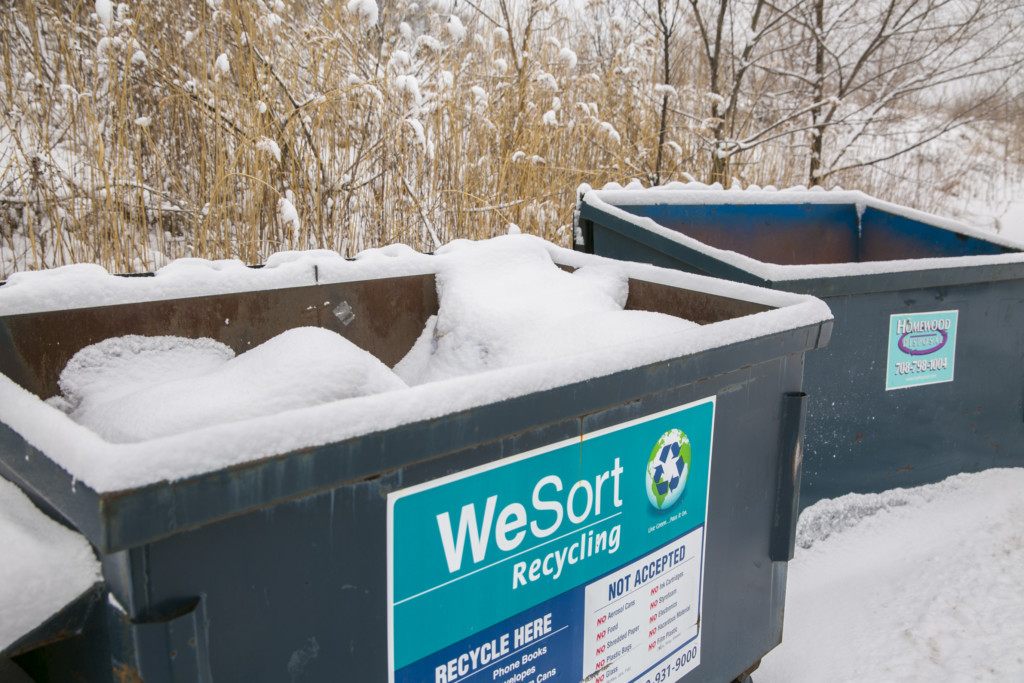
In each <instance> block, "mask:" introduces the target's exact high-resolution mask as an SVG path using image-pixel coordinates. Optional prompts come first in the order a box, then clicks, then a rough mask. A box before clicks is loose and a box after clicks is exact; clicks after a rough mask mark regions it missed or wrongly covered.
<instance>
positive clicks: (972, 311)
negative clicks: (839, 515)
mask: <svg viewBox="0 0 1024 683" xmlns="http://www.w3.org/2000/svg"><path fill="white" fill-rule="evenodd" d="M583 189H584V190H586V188H583ZM576 248H577V249H579V250H582V251H586V252H590V253H595V254H600V255H603V256H610V257H614V258H619V259H625V260H635V261H642V262H647V263H653V264H657V265H661V266H668V267H673V268H679V269H681V270H685V271H688V272H692V273H702V274H707V275H713V276H715V277H720V278H725V279H729V280H734V281H738V282H746V283H750V284H757V285H760V286H763V287H770V288H773V289H780V290H786V291H791V292H801V293H807V294H813V295H815V296H817V297H820V298H822V299H823V300H824V301H825V302H826V303H828V305H829V306H830V307H831V309H832V312H833V314H834V315H835V318H836V322H835V333H834V336H833V339H832V342H831V344H830V346H829V348H828V349H827V351H825V352H822V353H819V354H815V355H814V356H810V357H808V359H807V368H806V375H805V381H806V386H807V388H808V394H809V395H810V400H809V404H808V425H807V438H806V442H805V465H804V476H803V490H802V494H801V504H802V505H805V506H806V505H808V504H810V503H813V502H814V501H815V500H818V499H820V498H823V497H834V496H837V495H841V494H844V493H849V492H861V493H867V492H877V491H881V490H884V489H888V488H894V487H900V486H913V485H918V484H924V483H929V482H934V481H937V480H939V479H942V478H944V477H946V476H948V475H950V474H954V473H957V472H967V471H977V470H981V469H986V468H990V467H1006V466H1021V465H1024V446H1022V444H1024V251H1022V245H1020V244H1018V243H1016V242H1014V241H1012V240H1008V239H1005V238H1003V237H1001V236H999V235H997V234H992V233H985V232H981V231H978V230H973V229H971V228H970V227H968V226H965V225H962V224H959V223H957V222H955V221H950V220H946V219H942V218H940V217H937V216H933V215H929V214H925V213H921V212H918V211H914V210H912V209H908V208H906V207H900V206H896V205H893V204H889V203H886V202H882V201H879V200H877V199H874V198H872V197H869V196H867V195H864V194H862V193H860V192H843V191H832V192H825V191H808V190H785V191H772V190H746V191H733V190H730V191H723V190H721V189H720V188H711V187H708V186H705V185H700V184H698V183H688V184H682V183H675V184H672V185H668V186H665V187H661V188H651V189H643V188H639V187H630V188H626V189H623V188H621V187H618V186H615V187H608V188H605V189H603V190H600V191H594V190H589V191H585V193H584V194H583V196H582V198H581V201H580V203H579V207H578V222H577V226H576Z"/></svg>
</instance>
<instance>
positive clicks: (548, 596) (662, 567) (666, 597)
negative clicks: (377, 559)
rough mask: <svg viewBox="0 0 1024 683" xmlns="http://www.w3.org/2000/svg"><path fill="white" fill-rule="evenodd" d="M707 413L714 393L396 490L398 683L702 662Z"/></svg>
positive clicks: (528, 682) (392, 579)
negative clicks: (640, 417) (700, 623)
mask: <svg viewBox="0 0 1024 683" xmlns="http://www.w3.org/2000/svg"><path fill="white" fill-rule="evenodd" d="M714 412H715V399H714V397H711V398H708V399H705V400H703V401H699V402H696V403H692V404H688V405H685V406H680V407H678V408H675V409H672V410H669V411H665V412H662V413H658V414H656V415H651V416H648V417H645V418H642V419H639V420H635V421H631V422H628V423H624V424H620V425H616V426H614V427H611V428H608V429H603V430H600V431H597V432H593V433H588V434H583V435H581V437H580V438H578V439H572V440H570V441H565V442H561V443H556V444H552V445H550V446H548V447H545V448H541V449H538V450H535V451H530V452H528V453H522V454H519V455H515V456H512V457H509V458H505V459H503V460H500V461H498V462H495V463H490V464H487V465H484V466H481V467H477V468H474V469H471V470H467V471H464V472H459V473H457V474H453V475H451V476H448V477H444V478H441V479H438V480H435V481H431V482H427V483H425V484H421V485H418V486H414V487H410V488H407V489H403V490H400V491H396V492H394V493H392V494H390V495H389V496H388V552H389V557H388V571H389V577H388V589H389V607H390V615H389V617H390V621H389V656H390V672H391V676H392V678H391V680H392V681H410V682H411V681H416V682H417V683H419V682H421V681H431V682H433V683H455V682H456V681H464V680H469V681H478V680H479V681H483V680H486V681H490V682H492V683H494V682H495V681H500V682H504V683H539V682H540V681H552V683H555V682H556V681H573V682H574V683H575V682H578V681H580V680H583V679H584V678H585V677H587V676H590V675H592V674H593V675H595V680H596V679H597V678H603V680H604V681H606V683H612V682H613V681H619V680H622V681H632V680H646V679H644V678H643V676H648V675H650V674H651V672H652V671H654V670H655V669H658V670H663V669H664V668H665V667H666V666H667V667H669V669H670V670H671V671H672V675H674V676H676V677H677V678H678V677H679V676H681V675H683V674H685V673H686V672H688V671H690V670H692V669H693V668H695V667H696V665H697V664H698V663H699V656H700V650H699V647H700V637H699V618H698V617H699V613H700V595H701V583H702V578H703V552H704V538H705V521H706V515H707V496H708V481H709V476H710V467H711V450H712V434H713V428H714ZM659 591H660V593H659ZM659 667H660V668H659Z"/></svg>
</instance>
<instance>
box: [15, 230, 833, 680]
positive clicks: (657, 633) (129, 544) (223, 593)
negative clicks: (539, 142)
mask: <svg viewBox="0 0 1024 683" xmlns="http://www.w3.org/2000/svg"><path fill="white" fill-rule="evenodd" d="M511 239H522V240H531V241H532V238H527V237H516V238H511ZM545 249H547V250H548V251H549V252H550V254H551V258H552V259H553V264H557V265H559V266H561V268H562V269H563V270H565V271H572V270H574V269H576V268H579V267H582V266H594V265H600V266H609V265H610V266H613V267H615V268H620V269H622V272H623V273H625V275H626V276H627V277H628V299H627V300H626V304H625V308H626V309H627V310H634V311H641V310H642V311H650V312H657V313H662V314H667V315H670V316H678V317H683V318H686V319H687V320H690V321H692V322H694V323H697V325H695V326H694V327H693V328H692V329H690V330H689V331H688V332H687V333H686V334H685V335H680V337H679V338H671V339H660V338H659V339H658V340H656V341H657V343H655V344H648V345H643V347H642V348H636V349H633V351H635V352H634V353H626V354H623V353H622V351H621V349H620V350H618V351H616V352H615V353H606V352H604V351H602V350H601V349H600V348H599V347H600V344H598V343H597V342H599V341H600V340H594V342H595V344H594V346H595V348H593V349H588V348H579V349H577V350H576V353H574V354H572V355H570V356H568V357H565V358H560V359H555V360H551V361H545V362H543V363H539V364H537V365H536V367H532V369H531V371H530V372H526V373H521V372H517V371H515V370H514V369H513V370H507V371H503V370H493V371H490V372H483V373H480V374H479V375H477V376H468V377H457V378H454V379H450V380H442V381H437V382H434V383H431V384H424V385H420V386H414V387H411V388H408V389H401V390H396V391H392V392H390V393H388V394H380V395H376V396H368V397H362V398H354V399H346V400H343V401H338V402H335V403H331V404H328V405H320V406H314V407H312V408H308V409H300V410H292V411H290V412H288V413H287V414H283V415H273V416H266V417H263V418H260V419H254V420H249V421H246V422H244V423H239V424H242V425H243V426H244V427H245V429H244V430H241V429H236V428H235V427H231V426H230V425H229V426H217V425H214V426H211V427H205V428H202V429H197V430H194V431H192V432H186V433H183V434H177V435H169V436H163V437H160V438H154V439H151V440H149V441H143V442H139V443H109V442H107V441H105V440H104V439H102V438H100V437H99V436H97V435H96V434H92V433H89V432H88V431H87V430H85V429H84V428H83V427H82V425H80V424H77V423H75V422H73V421H72V420H70V419H69V418H68V416H67V415H66V414H65V413H63V412H61V411H60V410H57V409H55V408H54V407H53V406H52V405H49V404H47V403H46V402H45V401H44V400H43V399H46V398H49V397H50V396H53V395H54V394H55V393H56V392H57V389H58V386H57V382H58V378H59V375H60V372H59V371H60V368H61V367H63V366H64V365H65V363H67V361H68V359H70V358H72V357H73V355H74V354H75V353H76V352H77V351H78V350H79V349H81V348H83V347H85V346H86V345H89V344H94V343H96V342H99V341H103V340H107V339H111V338H116V337H120V336H123V335H144V336H145V335H168V334H171V335H179V336H184V337H193V338H199V337H205V338H209V339H213V340H216V341H218V342H221V343H223V344H226V345H227V346H229V347H231V348H232V349H234V350H235V351H236V352H239V353H241V352H242V351H244V350H245V349H246V348H250V347H251V346H253V345H256V344H259V343H261V342H262V341H264V340H266V339H270V338H272V337H274V336H275V335H276V334H277V333H279V332H281V331H284V330H289V329H291V328H294V327H299V326H318V327H322V328H326V329H330V330H332V331H334V332H337V333H338V334H341V335H343V336H344V337H345V338H347V339H349V340H351V341H353V342H354V343H356V344H357V345H359V346H361V347H362V348H364V349H366V350H369V351H372V352H373V354H374V355H376V356H377V357H378V358H380V359H381V360H383V361H384V362H385V363H386V364H387V365H389V366H390V365H394V364H395V363H397V362H398V361H399V359H402V358H403V357H404V356H405V355H406V353H407V352H408V351H409V349H410V348H411V347H412V346H413V345H414V343H415V342H416V340H417V339H418V338H419V335H420V334H421V330H422V329H424V325H425V324H427V323H428V321H429V320H430V319H431V316H432V315H435V314H438V312H439V310H443V307H444V303H443V297H442V298H441V301H440V303H439V295H438V284H437V281H438V279H439V278H440V275H438V274H437V273H438V271H437V270H435V269H434V267H433V264H435V263H436V264H441V263H442V262H443V260H442V259H443V257H442V256H433V257H428V256H422V255H417V258H415V259H411V262H412V263H413V264H414V265H415V268H413V269H412V270H414V271H416V272H409V269H405V271H403V272H401V273H400V275H396V274H395V268H394V267H393V264H392V263H391V261H389V260H388V259H381V260H380V261H381V263H384V262H385V261H387V262H388V264H389V265H388V267H390V268H392V271H391V272H390V274H388V273H387V272H385V274H384V276H381V277H373V275H379V273H374V272H373V271H372V269H371V270H368V271H361V270H358V268H359V267H361V266H360V263H359V262H357V263H355V264H347V263H345V262H344V261H342V260H341V259H329V258H327V257H326V256H324V255H323V254H319V255H316V256H314V257H310V258H312V260H310V261H306V265H307V266H308V269H307V270H308V273H307V275H306V276H304V279H303V280H302V281H301V282H291V283H289V282H288V281H287V280H286V279H284V280H283V279H282V278H280V277H279V276H278V275H275V274H274V273H273V272H270V271H271V270H273V269H263V270H253V271H250V272H247V273H241V274H238V273H236V274H234V275H231V276H230V277H229V276H228V275H225V276H224V280H225V281H229V280H230V278H231V277H238V278H241V281H242V283H243V287H242V288H241V289H239V288H237V287H235V288H234V291H224V290H225V289H227V290H231V289H232V287H231V286H229V285H230V282H228V283H227V284H224V283H221V281H220V280H219V279H217V276H216V274H213V275H210V274H209V273H207V275H209V277H210V287H209V289H212V290H214V291H215V292H216V293H205V294H204V293H202V292H200V291H190V292H189V296H188V297H181V298H175V297H173V296H168V295H167V292H166V291H165V289H161V287H160V286H159V285H160V282H159V281H160V274H157V277H156V278H136V279H132V280H131V281H130V282H128V283H127V284H125V283H121V282H118V283H115V284H116V285H117V286H116V287H112V288H110V290H109V291H107V290H104V291H105V292H106V293H105V295H104V297H97V298H103V301H102V303H101V305H90V297H89V296H88V295H87V294H86V295H83V294H82V292H81V291H79V292H77V293H76V297H77V298H76V305H77V306H79V307H77V308H66V309H60V310H48V311H24V310H21V311H19V312H17V313H8V314H2V313H0V364H2V369H3V376H0V475H2V476H3V477H4V478H6V479H9V480H10V481H12V482H14V483H15V484H16V485H17V486H19V487H20V488H21V489H22V490H24V491H25V492H27V493H28V494H29V495H30V496H31V497H32V499H33V500H34V501H35V502H36V503H37V505H39V506H40V507H41V508H44V509H45V510H46V511H48V512H49V514H51V515H53V516H54V517H56V518H59V519H62V520H64V522H65V523H67V524H68V525H69V526H71V527H73V528H75V529H77V530H78V531H80V532H81V533H82V534H83V535H84V536H85V537H86V538H88V540H89V541H90V542H91V544H92V545H93V547H94V548H95V550H96V553H97V554H98V556H99V558H100V560H101V562H102V570H103V579H104V584H103V587H102V590H100V591H95V592H93V593H90V594H89V595H86V596H83V597H82V598H81V600H80V601H79V602H78V603H77V604H74V605H71V606H69V609H68V610H67V614H68V615H69V616H68V617H67V618H68V619H69V620H71V621H73V623H71V624H70V625H67V626H66V627H64V628H61V629H54V628H52V627H51V628H47V629H45V630H44V631H40V632H39V633H38V634H33V633H30V634H26V636H25V637H24V638H22V639H20V640H19V643H18V649H17V651H12V652H0V661H2V660H3V658H4V657H9V658H10V659H11V660H12V661H13V662H14V663H16V664H17V665H18V666H19V667H21V668H22V669H24V670H26V671H27V672H29V673H30V674H31V675H32V676H33V677H34V678H35V679H36V680H59V681H66V680H80V679H84V680H89V681H115V680H118V681H119V680H140V679H141V680H146V681H147V682H150V683H152V682H154V681H197V680H198V681H223V680H229V681H283V680H284V681H338V680H345V681H424V680H430V681H449V682H455V681H467V680H468V681H477V680H488V681H540V680H546V681H550V682H551V683H557V682H561V681H572V682H573V683H577V682H578V681H580V680H583V679H585V678H586V679H587V680H604V681H619V680H648V679H650V680H680V679H685V680H686V681H719V682H721V681H731V680H734V679H737V678H739V677H741V676H744V675H745V672H748V671H750V670H751V669H753V668H754V667H756V665H757V663H758V662H759V660H760V658H761V656H762V655H763V654H765V653H766V652H768V651H769V650H770V649H771V648H772V647H774V646H775V645H776V644H778V643H779V642H780V639H781V635H782V621H783V607H784V601H785V588H786V568H787V561H788V560H789V559H791V557H792V552H793V543H794V530H795V521H796V511H797V505H798V499H797V496H798V492H799V479H800V471H801V448H800V443H801V439H802V430H803V425H804V415H805V408H804V404H805V396H804V394H803V384H802V374H803V367H804V356H805V354H806V353H807V352H808V351H812V350H814V349H818V348H821V347H823V346H824V345H825V344H827V343H828V339H829V335H830V331H831V325H832V322H831V315H830V313H829V311H828V309H827V307H826V306H825V305H824V304H822V303H821V302H820V301H819V300H817V299H814V298H812V297H806V296H802V295H793V294H789V293H784V292H771V291H768V290H764V289H759V288H753V287H748V286H744V285H736V284H734V283H725V282H720V281H716V280H713V279H710V278H703V277H700V276H693V275H688V274H685V273H679V272H677V271H672V270H666V269H660V268H652V267H649V266H645V265H641V264H625V265H623V264H618V263H614V262H610V261H608V260H606V259H599V258H597V257H593V256H587V255H583V254H577V253H574V252H572V251H570V250H564V249H559V248H557V247H553V246H551V245H546V246H545ZM410 258H411V257H410ZM400 260H401V259H399V261H400ZM371 265H372V264H371ZM438 267H439V268H440V265H439V266H438ZM553 267H554V266H553ZM353 269H355V270H353ZM398 271H402V269H398ZM353 273H355V275H358V277H356V276H354V275H353ZM204 277H205V276H204ZM261 277H265V278H267V279H268V280H272V281H273V285H272V286H268V287H261V286H260V282H261V280H260V278H261ZM110 278H111V279H112V276H110ZM104 282H106V280H104ZM222 285H223V286H222ZM250 285H251V286H250ZM125 288H127V289H125ZM2 289H3V288H2V287H0V306H2V302H3V300H4V299H3V296H2V294H3V292H2ZM86 289H87V288H86ZM111 291H112V292H114V293H115V294H116V297H115V298H117V297H120V298H122V299H124V300H126V301H124V302H118V301H110V297H109V296H106V294H109V293H110V292H111ZM147 292H153V293H160V294H161V296H153V297H152V298H150V297H149V296H148V295H147ZM438 406H441V407H438ZM363 425H371V426H363ZM381 425H384V426H381ZM229 427H230V429H231V431H230V433H231V434H234V435H235V437H236V443H230V442H225V441H223V440H222V439H221V436H223V433H228V432H222V431H221V430H222V429H223V430H228V429H229ZM307 433H309V434H315V433H321V434H328V435H332V434H333V435H335V436H331V437H330V438H327V439H320V438H319V437H316V436H307ZM181 457H185V459H186V460H187V461H188V462H190V463H192V465H190V467H197V468H198V471H197V472H195V473H193V474H187V475H182V474H176V472H178V470H176V469H174V468H175V467H176V466H177V465H176V463H177V461H178V459H180V458H181ZM144 458H150V460H149V461H148V462H147V461H145V460H140V459H144ZM207 461H209V462H216V463H218V464H216V465H214V466H211V467H208V468H206V471H203V463H204V462H207ZM97 463H98V464H97ZM140 463H141V464H140ZM118 468H126V469H131V468H138V470H137V472H136V474H137V475H138V476H141V477H142V481H140V482H137V483H136V485H133V486H130V487H126V486H124V485H123V484H119V483H118V482H121V481H124V479H123V476H124V475H123V474H122V473H121V472H120V471H118ZM139 473H141V474H139Z"/></svg>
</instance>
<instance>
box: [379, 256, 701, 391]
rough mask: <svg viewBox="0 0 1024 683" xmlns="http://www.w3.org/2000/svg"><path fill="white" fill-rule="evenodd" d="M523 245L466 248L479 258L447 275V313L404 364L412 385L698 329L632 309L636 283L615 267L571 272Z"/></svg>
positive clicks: (440, 279)
mask: <svg viewBox="0 0 1024 683" xmlns="http://www.w3.org/2000/svg"><path fill="white" fill-rule="evenodd" d="M506 239H507V238H506ZM513 239H514V237H513ZM518 246H519V248H517V249H514V250H513V249H495V248H493V245H488V246H486V247H485V246H482V245H475V244H461V245H459V248H460V249H463V250H464V249H472V250H473V251H475V252H476V253H474V254H472V255H471V257H469V258H466V257H465V256H466V254H465V253H463V254H462V256H463V258H460V259H458V260H455V261H452V262H451V263H448V264H447V265H446V267H445V268H444V269H442V270H440V271H439V272H438V274H437V289H438V299H439V302H440V304H439V310H438V314H437V315H436V316H433V317H431V318H430V320H429V321H428V322H427V325H426V327H425V328H424V330H423V333H422V334H421V335H420V338H419V339H418V340H417V342H416V344H415V345H414V346H413V348H412V350H411V351H410V352H409V353H408V354H407V355H406V357H405V358H403V359H402V361H400V362H399V363H398V365H396V366H395V372H396V373H397V374H398V375H399V376H400V377H401V378H402V379H404V380H405V381H406V382H407V383H409V384H410V385H415V384H423V383H425V382H433V381H438V380H443V379H448V378H451V377H460V376H463V375H469V374H474V373H478V372H484V371H487V370H494V369H497V368H507V367H512V366H517V365H526V364H529V363H535V362H539V361H545V360H552V359H555V358H559V357H565V356H572V355H576V354H579V353H581V352H586V351H592V350H594V349H596V348H606V347H613V346H618V345H626V344H630V343H635V342H637V341H639V340H641V339H650V338H652V337H659V336H664V335H672V334H681V333H684V332H686V331H687V330H689V329H691V328H693V327H695V326H696V325H695V324H694V323H691V322H688V321H686V320H682V319H680V318H676V317H673V316H668V315H663V314H659V313H650V312H646V311H624V310H623V306H625V303H626V297H627V295H628V293H629V291H628V287H629V284H628V278H627V277H626V275H625V273H624V272H623V271H622V270H620V269H619V268H618V267H616V266H615V265H613V264H608V265H606V266H604V265H602V266H584V267H582V268H580V269H578V270H576V271H575V272H572V273H570V272H568V271H565V270H562V269H561V268H559V267H558V266H557V265H555V263H554V261H552V259H551V256H550V254H549V253H548V251H547V250H545V249H543V248H541V247H540V246H539V245H537V244H534V243H532V242H525V241H524V242H521V243H520V244H519V245H518ZM439 253H441V254H443V253H445V250H443V249H442V250H441V251H440V252H439Z"/></svg>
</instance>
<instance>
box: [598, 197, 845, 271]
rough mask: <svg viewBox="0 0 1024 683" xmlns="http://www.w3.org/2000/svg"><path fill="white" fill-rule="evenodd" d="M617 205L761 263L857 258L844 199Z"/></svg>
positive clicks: (842, 261)
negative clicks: (831, 201)
mask: <svg viewBox="0 0 1024 683" xmlns="http://www.w3.org/2000/svg"><path fill="white" fill-rule="evenodd" d="M620 208H621V209H623V210H624V211H628V212H630V213H632V214H635V215H637V216H645V217H648V218H652V219H654V220H655V221H656V222H657V223H658V224H660V225H663V226H665V227H666V228H669V229H671V230H675V231H677V232H681V233H683V234H685V235H687V236H688V237H692V238H694V239H696V240H699V241H700V242H703V243H704V244H709V245H711V246H713V247H716V248H718V249H725V250H728V251H735V252H737V253H740V254H744V255H746V256H750V257H751V258H756V259H757V260H759V261H763V262H765V263H776V264H779V265H801V264H808V263H848V262H850V261H856V260H857V249H858V245H857V242H858V235H857V212H856V208H855V207H854V206H852V205H849V204H765V205H756V206H750V205H742V204H718V205H706V204H704V205H672V204H641V205H630V204H626V205H623V206H621V207H620ZM605 253H607V252H605Z"/></svg>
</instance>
